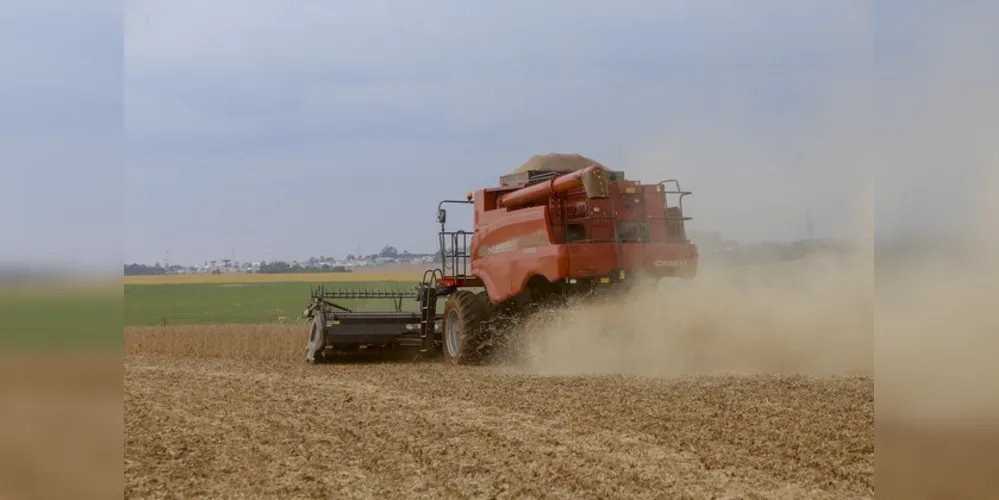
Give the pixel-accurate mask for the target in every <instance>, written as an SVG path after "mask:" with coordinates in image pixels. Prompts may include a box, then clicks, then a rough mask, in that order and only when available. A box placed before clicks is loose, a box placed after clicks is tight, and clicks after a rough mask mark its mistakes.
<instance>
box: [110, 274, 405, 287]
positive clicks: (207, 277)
mask: <svg viewBox="0 0 999 500" xmlns="http://www.w3.org/2000/svg"><path fill="white" fill-rule="evenodd" d="M124 278H125V284H126V285H168V284H194V283H268V282H277V281H308V282H311V283H329V282H337V281H413V282H416V281H420V280H421V279H422V278H423V271H389V272H376V271H371V272H356V273H312V274H308V273H301V274H299V273H296V274H245V273H231V274H219V275H213V274H170V275H165V276H125V277H124Z"/></svg>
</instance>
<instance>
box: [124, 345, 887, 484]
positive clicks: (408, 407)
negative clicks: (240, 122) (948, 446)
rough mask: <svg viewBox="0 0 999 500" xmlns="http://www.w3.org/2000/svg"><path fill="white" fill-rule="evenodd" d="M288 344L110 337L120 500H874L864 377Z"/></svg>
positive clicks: (869, 394)
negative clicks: (328, 353)
mask: <svg viewBox="0 0 999 500" xmlns="http://www.w3.org/2000/svg"><path fill="white" fill-rule="evenodd" d="M303 346H304V330H303V329H302V328H294V327H287V326H277V325H275V326H270V325H268V326H259V327H253V326H231V327H228V326H227V327H197V326H192V327H144V328H128V329H126V331H125V349H126V360H125V426H126V431H125V434H126V445H125V494H126V496H135V497H147V496H156V495H169V496H174V495H184V496H190V495H198V494H202V495H209V496H214V497H219V496H238V495H249V496H255V495H275V496H281V497H321V496H327V497H329V496H336V497H353V498H375V497H384V498H414V497H434V498H454V497H469V496H476V497H479V496H481V497H525V496H526V497H535V498H540V497H542V496H548V497H560V498H591V497H598V496H599V497H604V498H608V497H620V498H624V497H626V498H653V497H654V498H664V497H666V498H709V497H726V496H727V497H730V498H740V497H741V498H746V497H754V496H755V497H767V498H843V497H850V498H861V497H870V496H873V489H874V383H873V379H872V378H870V377H864V376H832V377H809V376H802V375H782V376H777V375H747V376H702V377H679V378H642V377H634V376H623V375H578V376H558V377H555V376H541V375H537V374H532V373H530V372H529V371H527V370H525V369H523V368H520V367H517V366H510V365H507V366H486V367H476V368H463V367H448V366H444V365H440V364H431V363H417V364H410V363H407V362H405V361H396V362H365V361H363V360H357V361H354V362H345V363H343V364H337V365H326V366H318V367H310V366H307V365H304V363H303V362H302V357H303V354H304V353H303Z"/></svg>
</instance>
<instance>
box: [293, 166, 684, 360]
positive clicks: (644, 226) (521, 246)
mask: <svg viewBox="0 0 999 500" xmlns="http://www.w3.org/2000/svg"><path fill="white" fill-rule="evenodd" d="M689 194H690V192H687V191H682V190H681V189H680V184H679V182H678V181H676V180H673V179H670V180H667V181H662V182H658V183H656V184H642V183H641V182H639V181H636V180H628V179H626V178H625V175H624V173H623V172H620V171H614V170H611V169H608V168H607V167H605V166H603V165H601V164H599V163H598V162H596V161H594V160H591V159H589V158H586V157H584V156H581V155H572V154H554V153H553V154H549V155H535V156H534V157H532V158H531V159H530V160H529V161H528V162H527V163H525V164H524V165H522V166H521V167H520V168H519V169H517V170H516V171H514V172H513V173H511V174H508V175H504V176H502V177H500V183H499V186H494V187H485V188H481V189H479V190H477V191H476V192H474V193H468V195H467V196H466V197H465V199H464V200H444V201H441V202H440V203H439V204H438V206H437V222H438V223H439V224H440V232H439V234H438V241H439V244H440V255H441V261H440V263H439V267H437V268H434V269H430V270H428V271H427V272H426V273H424V278H423V280H422V281H421V282H420V283H419V284H418V285H417V286H416V289H415V291H413V292H392V293H382V294H381V295H379V294H377V293H376V294H361V293H358V292H352V293H337V292H329V291H325V290H323V289H321V288H320V289H318V290H315V291H314V293H313V298H312V303H311V305H310V307H309V309H308V310H306V315H307V316H310V317H311V318H312V320H313V321H312V327H311V328H312V330H311V332H310V340H309V344H308V347H307V349H306V359H307V360H308V361H309V362H317V361H320V360H322V359H323V358H324V356H325V355H326V353H327V352H328V351H330V350H333V351H337V350H352V349H357V348H391V349H395V348H399V347H407V346H412V347H418V348H419V352H420V353H421V354H422V355H435V354H438V353H439V354H442V355H443V357H444V359H446V360H448V361H449V362H451V363H457V364H465V363H474V362H478V361H480V360H482V359H484V357H485V356H487V355H488V354H489V352H490V351H491V349H492V348H493V347H494V346H495V345H496V342H495V341H496V339H497V338H499V336H502V335H506V334H507V333H509V332H508V331H507V327H508V326H509V325H510V321H511V320H515V319H516V318H518V317H522V316H524V315H527V314H530V313H531V311H533V310H535V308H536V307H537V306H538V305H540V304H542V303H548V304H551V303H552V302H553V301H554V302H555V303H562V304H564V303H565V300H566V299H568V298H569V297H572V296H578V295H591V294H594V293H596V294H600V293H603V292H604V291H611V290H622V289H625V290H626V289H627V287H628V285H629V284H630V283H632V282H633V281H634V279H635V278H636V277H637V276H640V275H642V276H646V277H651V278H654V279H664V278H681V279H692V278H693V277H694V276H695V275H696V273H697V261H698V257H699V253H698V250H697V247H696V245H694V244H693V243H692V242H690V240H688V239H687V235H686V229H685V223H686V221H687V220H689V219H690V218H689V217H687V216H685V214H684V213H683V198H684V197H685V196H687V195H689ZM670 201H672V203H670ZM447 205H458V206H466V207H469V208H471V209H472V210H473V211H474V221H475V222H474V224H475V227H474V228H473V229H472V230H471V231H466V230H460V229H459V230H453V229H448V228H447V209H446V208H445V206H447ZM351 297H364V298H391V299H392V300H394V301H395V303H396V307H395V310H394V311H385V312H360V311H354V310H351V309H348V308H346V307H343V306H340V305H339V304H335V303H333V302H332V299H334V298H337V299H344V298H351ZM403 298H411V299H415V303H416V306H417V307H416V308H415V310H412V311H403V310H402V308H401V300H402V299H403ZM441 300H443V301H444V306H443V312H442V313H438V312H437V309H438V305H439V304H438V302H439V301H441Z"/></svg>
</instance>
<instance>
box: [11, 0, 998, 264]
mask: <svg viewBox="0 0 999 500" xmlns="http://www.w3.org/2000/svg"><path fill="white" fill-rule="evenodd" d="M121 9H122V4H120V3H117V4H114V3H110V2H108V3H106V4H105V3H104V2H96V3H93V4H90V3H88V4H87V5H86V6H84V5H83V3H81V2H77V3H75V4H74V3H70V2H51V1H50V2H45V1H41V0H35V1H30V2H29V1H26V0H17V1H9V2H5V3H4V5H3V7H2V12H3V13H4V15H0V63H2V66H0V67H3V68H4V74H5V75H12V74H16V75H18V77H17V78H3V79H0V105H2V108H0V110H2V113H0V146H2V147H3V149H4V151H5V155H6V156H7V157H8V159H9V161H8V162H6V163H5V165H4V167H3V169H4V176H5V178H6V179H7V180H5V181H4V182H2V183H0V196H2V199H3V200H4V204H5V210H3V212H2V214H0V229H3V230H4V233H5V234H8V235H17V236H18V237H17V238H10V241H8V242H5V243H4V245H3V254H2V255H0V256H2V257H3V258H4V259H7V260H25V259H27V260H30V259H42V260H52V261H57V260H67V259H71V260H79V261H87V262H91V261H95V262H96V261H115V262H117V263H118V265H120V262H121V260H124V261H125V262H143V263H152V262H156V261H162V260H164V259H165V258H166V257H167V256H168V255H169V258H170V261H171V262H173V263H183V264H198V263H202V262H204V261H206V260H212V259H220V258H226V257H229V256H230V255H231V254H232V253H233V252H235V256H236V258H237V260H250V261H258V260H274V259H285V260H291V259H301V258H307V257H309V256H314V255H320V254H325V255H334V256H344V255H346V254H348V253H355V252H357V251H358V249H360V251H361V252H362V253H373V252H376V251H378V250H379V249H380V248H381V247H382V246H384V245H393V246H395V247H396V248H398V249H400V250H403V249H405V250H409V251H412V252H420V251H435V250H436V248H435V246H436V243H437V238H436V230H437V226H436V224H435V220H434V217H435V210H436V205H437V202H438V201H439V200H441V199H445V198H452V199H453V198H459V199H460V198H462V197H463V196H464V194H465V193H466V192H468V191H471V190H475V189H477V188H481V187H485V186H489V185H494V184H496V182H497V180H498V177H499V176H501V175H503V174H505V173H507V172H508V171H510V170H512V169H514V168H516V167H517V166H518V165H520V164H521V163H523V162H524V161H526V160H527V159H528V158H529V157H530V156H531V155H533V154H537V153H547V152H578V153H582V154H585V155H587V156H590V157H592V158H595V159H597V160H598V161H600V162H602V163H604V164H606V165H608V166H610V167H611V168H613V169H615V170H624V171H625V172H626V173H627V175H628V176H629V177H632V178H637V179H640V180H643V181H646V182H658V181H659V180H662V179H665V178H678V179H680V181H681V183H682V185H683V187H684V188H685V189H689V190H692V191H694V194H693V195H692V196H690V197H688V198H686V199H685V200H684V206H685V209H686V211H687V215H689V216H691V217H693V218H694V219H693V220H692V221H691V222H690V223H689V229H690V230H695V231H719V232H721V234H722V236H723V237H725V238H728V239H735V240H739V241H746V242H749V241H758V240H783V241H788V240H795V239H800V238H803V237H805V235H806V220H807V213H809V212H810V213H811V214H812V219H813V221H814V227H815V232H816V236H819V237H835V236H847V235H850V234H854V233H855V232H856V231H860V230H867V229H866V228H865V225H867V224H869V223H872V222H868V221H867V220H869V219H870V218H872V217H873V216H872V215H871V210H872V209H873V207H872V205H876V209H877V214H878V217H877V222H876V225H877V230H878V231H879V235H880V234H881V232H882V231H892V230H901V229H903V228H906V227H921V225H924V224H925V223H926V221H927V220H928V218H930V219H934V220H935V221H936V222H935V223H941V224H943V223H949V222H952V221H953V217H954V215H953V214H956V213H960V212H961V210H960V209H959V204H953V203H951V204H947V205H948V207H950V208H948V209H945V210H934V211H933V212H932V213H930V214H927V213H919V214H918V216H916V215H913V214H914V213H915V212H914V210H918V207H919V206H921V204H923V203H925V199H926V198H925V197H926V196H940V195H941V194H943V195H945V196H951V197H956V198H960V197H961V194H962V193H963V192H964V191H963V190H966V189H967V186H968V183H969V182H970V183H971V184H973V181H970V180H968V179H971V177H972V176H971V175H970V174H968V172H970V171H971V169H965V170H966V171H965V172H963V174H968V175H963V174H962V172H958V171H957V170H960V169H959V168H956V167H954V166H953V165H948V167H947V169H946V175H947V176H949V178H951V179H953V181H952V182H948V183H946V185H943V186H941V185H940V183H939V182H938V181H935V180H930V179H931V178H932V179H940V177H941V175H940V173H939V171H940V169H941V163H940V162H941V161H946V162H953V160H955V158H956V157H955V156H952V155H951V153H953V152H954V151H965V152H968V151H972V150H974V151H977V150H978V149H980V146H982V144H985V143H988V142H989V140H988V139H989V138H988V137H985V136H984V135H981V136H977V137H973V138H967V137H960V138H958V137H954V134H951V135H949V136H948V135H947V134H946V131H947V130H953V127H954V125H955V124H956V123H958V122H961V121H968V120H970V119H975V120H982V119H988V120H991V119H992V118H993V117H994V116H995V113H994V111H995V108H994V106H990V105H984V106H983V103H990V102H993V100H989V99H984V100H983V99H981V97H983V96H984V95H985V93H986V92H991V90H990V89H992V88H999V87H996V86H994V85H993V84H994V83H995V82H996V81H997V79H996V78H995V76H996V75H999V71H996V68H995V65H994V64H993V65H992V66H989V65H988V64H983V63H982V61H987V60H989V58H988V57H987V54H985V52H987V51H986V50H985V49H984V48H983V47H985V46H989V43H991V42H992V41H994V39H995V37H996V36H999V35H989V34H988V33H990V31H991V30H990V29H989V28H988V22H987V20H988V19H990V18H991V19H994V18H995V17H990V15H991V14H994V13H999V11H997V10H996V8H994V7H992V6H991V5H990V3H989V2H984V1H983V2H959V1H955V2H925V3H921V2H918V1H907V2H899V1H888V0H884V1H860V0H843V1H837V2H830V1H826V0H798V1H795V2H788V1H782V0H754V1H737V0H708V1H701V2H678V1H669V0H621V1H617V2H613V3H611V2H597V1H592V0H577V1H572V2H569V1H561V0H551V1H548V2H528V1H524V0H510V1H506V2H488V3H487V2H469V1H467V0H466V1H458V0H424V1H421V2H409V1H402V0H380V1H378V0H369V1H366V2H338V1H329V0H297V1H282V2H277V1H266V0H239V1H236V0H217V1H214V2H195V1H193V0H172V1H169V2H166V1H151V0H130V1H128V2H125V3H124V11H122V10H121ZM39 26H44V27H46V28H47V29H39V28H38V27H39ZM975 36H977V37H978V38H975ZM988 36H992V37H993V38H992V39H988V40H987V39H986V38H985V37H988ZM944 42H949V45H948V44H947V43H944ZM986 42H989V43H986ZM992 46H994V45H992ZM969 47H970V48H977V49H978V50H977V51H975V50H970V51H969V50H968V49H969ZM932 49H937V50H935V51H934V50H932ZM955 54H961V55H962V56H963V57H962V58H955V57H954V55H955ZM941 68H943V69H941ZM944 70H946V71H949V72H952V73H951V75H953V72H959V73H961V74H962V75H963V76H964V77H965V78H963V79H955V78H953V77H952V76H948V77H947V78H942V77H940V75H942V74H943V72H944ZM955 81H966V82H974V83H975V84H976V85H975V86H973V87H964V88H959V87H955V86H954V85H953V83H954V82H955ZM970 96H976V99H970ZM954 104H959V105H957V106H955V105H954ZM955 110H958V111H960V113H958V112H957V111H955ZM969 114H970V115H973V116H972V117H971V118H969ZM990 123H994V121H993V122H990ZM914 144H915V145H916V146H917V147H913V145H914ZM931 144H932V146H933V147H930V145H931ZM903 152H904V154H902V153H903ZM958 159H960V158H958ZM964 160H967V161H968V162H970V163H975V162H978V161H980V160H979V159H978V158H973V159H970V160H969V159H967V158H964ZM8 173H9V175H8ZM966 178H967V179H966ZM959 181H960V182H959ZM964 181H967V182H964ZM962 182H964V183H963V184H962ZM875 183H876V186H877V198H876V200H875V201H871V200H872V198H873V197H874V193H875V192H874V187H873V186H874V185H875ZM883 193H888V194H887V195H885V194H883ZM19 207H25V208H19ZM948 210H949V211H948ZM947 213H950V214H951V215H946V214H947ZM865 214H866V215H865ZM450 215H451V217H450V218H449V219H450V220H451V221H453V222H454V223H455V224H460V223H461V222H462V221H469V220H470V218H469V217H464V218H462V216H461V215H462V214H459V213H456V212H454V211H453V213H452V214H450ZM466 215H467V214H466ZM865 217H866V219H865ZM948 217H950V218H948ZM0 260H3V259H0Z"/></svg>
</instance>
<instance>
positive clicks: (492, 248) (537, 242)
mask: <svg viewBox="0 0 999 500" xmlns="http://www.w3.org/2000/svg"><path fill="white" fill-rule="evenodd" d="M548 243H549V242H548V233H546V232H544V231H538V232H536V233H532V234H529V235H527V236H521V237H519V238H513V239H509V240H506V241H503V242H500V243H497V244H495V245H481V246H479V251H478V254H479V256H480V257H484V256H486V255H494V254H498V253H504V252H511V251H514V250H518V249H521V248H533V247H539V246H544V245H547V244H548Z"/></svg>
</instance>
